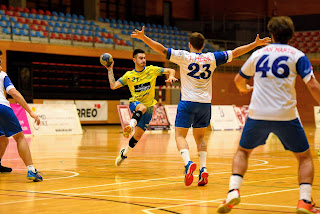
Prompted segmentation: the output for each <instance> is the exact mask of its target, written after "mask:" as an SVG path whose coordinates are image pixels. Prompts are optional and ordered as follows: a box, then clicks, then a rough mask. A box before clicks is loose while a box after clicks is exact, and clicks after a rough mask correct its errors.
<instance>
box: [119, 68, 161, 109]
mask: <svg viewBox="0 0 320 214" xmlns="http://www.w3.org/2000/svg"><path fill="white" fill-rule="evenodd" d="M163 70H164V68H161V67H157V66H153V65H150V66H146V67H144V69H143V70H142V71H140V72H137V71H136V70H135V69H133V70H132V71H127V72H126V73H125V74H124V75H123V76H122V77H120V78H119V79H118V81H119V82H121V84H122V85H128V87H129V90H130V93H131V96H132V97H131V98H130V100H129V101H130V102H134V101H138V102H141V103H142V104H144V105H145V106H146V107H150V106H154V105H155V104H156V103H157V101H156V100H155V99H154V97H155V86H156V79H157V77H158V76H161V75H162V73H163Z"/></svg>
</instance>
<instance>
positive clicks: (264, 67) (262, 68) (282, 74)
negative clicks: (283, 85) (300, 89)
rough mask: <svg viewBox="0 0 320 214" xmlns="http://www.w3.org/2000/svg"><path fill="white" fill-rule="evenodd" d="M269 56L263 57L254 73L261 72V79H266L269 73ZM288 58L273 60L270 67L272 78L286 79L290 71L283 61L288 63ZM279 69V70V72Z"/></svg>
mask: <svg viewBox="0 0 320 214" xmlns="http://www.w3.org/2000/svg"><path fill="white" fill-rule="evenodd" d="M268 57H269V55H263V56H262V57H261V58H260V59H259V61H258V63H257V65H256V72H262V75H261V77H267V72H268V71H270V67H269V66H268V65H269V58H268ZM288 59H289V57H287V56H280V57H278V58H276V59H275V60H274V62H273V63H272V66H271V71H272V73H273V75H274V76H276V77H278V78H287V77H288V76H289V74H290V69H289V67H288V65H287V64H284V63H283V61H285V62H286V61H288ZM280 68H281V70H280Z"/></svg>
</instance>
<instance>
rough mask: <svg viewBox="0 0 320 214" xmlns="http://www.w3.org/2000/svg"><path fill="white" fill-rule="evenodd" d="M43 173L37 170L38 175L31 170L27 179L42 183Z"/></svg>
mask: <svg viewBox="0 0 320 214" xmlns="http://www.w3.org/2000/svg"><path fill="white" fill-rule="evenodd" d="M40 174H41V173H40V172H38V171H37V170H36V173H34V172H32V171H31V170H29V171H28V175H27V179H29V180H33V181H34V182H38V181H42V180H43V179H42V177H41V175H40Z"/></svg>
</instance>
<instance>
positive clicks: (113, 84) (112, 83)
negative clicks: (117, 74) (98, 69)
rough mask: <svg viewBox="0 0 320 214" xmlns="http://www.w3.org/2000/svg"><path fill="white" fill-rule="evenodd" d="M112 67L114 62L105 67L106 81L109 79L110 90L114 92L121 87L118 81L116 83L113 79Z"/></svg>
mask: <svg viewBox="0 0 320 214" xmlns="http://www.w3.org/2000/svg"><path fill="white" fill-rule="evenodd" d="M113 65H114V62H112V64H111V65H110V66H109V67H107V66H105V67H106V68H107V69H108V79H109V83H110V88H111V89H112V90H115V89H118V88H121V87H122V86H123V85H122V84H121V82H120V81H116V80H115V79H114V74H113Z"/></svg>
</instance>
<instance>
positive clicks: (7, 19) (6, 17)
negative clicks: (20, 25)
mask: <svg viewBox="0 0 320 214" xmlns="http://www.w3.org/2000/svg"><path fill="white" fill-rule="evenodd" d="M1 21H6V22H9V17H8V16H1Z"/></svg>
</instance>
